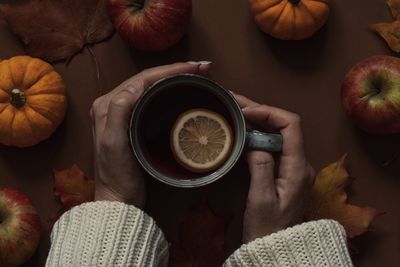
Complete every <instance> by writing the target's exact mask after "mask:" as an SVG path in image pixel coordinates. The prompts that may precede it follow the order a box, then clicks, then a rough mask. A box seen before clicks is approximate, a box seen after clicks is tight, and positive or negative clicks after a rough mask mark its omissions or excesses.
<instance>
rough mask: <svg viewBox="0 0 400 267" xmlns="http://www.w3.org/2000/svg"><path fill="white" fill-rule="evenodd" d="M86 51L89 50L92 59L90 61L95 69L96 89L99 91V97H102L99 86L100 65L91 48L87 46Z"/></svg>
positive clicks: (101, 87)
mask: <svg viewBox="0 0 400 267" xmlns="http://www.w3.org/2000/svg"><path fill="white" fill-rule="evenodd" d="M87 49H88V50H89V53H90V56H91V58H92V61H93V63H94V66H95V69H96V83H97V86H96V87H97V88H98V89H99V92H100V95H103V86H102V84H101V75H100V64H99V61H98V59H97V56H96V54H95V53H94V51H93V49H92V47H90V46H87Z"/></svg>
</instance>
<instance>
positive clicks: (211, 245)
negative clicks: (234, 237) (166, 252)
mask: <svg viewBox="0 0 400 267" xmlns="http://www.w3.org/2000/svg"><path fill="white" fill-rule="evenodd" d="M179 230H180V232H179V242H177V243H172V245H171V249H170V259H169V266H170V267H220V266H222V264H223V263H224V261H225V260H226V259H227V257H228V256H229V253H228V252H227V250H226V248H225V224H224V222H223V221H222V220H221V219H219V218H218V217H217V216H215V215H214V213H213V212H212V211H211V210H210V209H209V208H208V207H207V206H206V205H203V206H201V207H200V208H199V209H198V210H197V211H196V212H194V213H193V214H191V215H190V216H188V217H187V218H186V219H185V220H184V221H183V222H182V224H181V225H180V229H179Z"/></svg>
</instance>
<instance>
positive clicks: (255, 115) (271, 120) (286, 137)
mask: <svg viewBox="0 0 400 267" xmlns="http://www.w3.org/2000/svg"><path fill="white" fill-rule="evenodd" d="M243 114H244V116H245V117H246V119H248V120H249V121H250V122H251V123H254V124H256V125H258V126H260V127H262V128H264V129H269V128H274V129H277V130H279V131H280V133H281V134H282V136H283V141H284V142H283V150H282V155H283V156H293V157H303V156H304V149H303V134H302V131H301V125H300V117H299V116H298V115H297V114H294V113H292V112H289V111H286V110H283V109H280V108H275V107H270V106H266V105H262V106H256V107H249V108H245V109H243Z"/></svg>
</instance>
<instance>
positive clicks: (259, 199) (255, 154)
mask: <svg viewBox="0 0 400 267" xmlns="http://www.w3.org/2000/svg"><path fill="white" fill-rule="evenodd" d="M247 163H248V165H249V170H250V175H251V182H250V189H249V196H248V198H249V200H250V201H251V202H252V203H265V202H266V201H271V200H274V199H275V198H276V190H275V181H274V165H275V162H274V159H273V157H272V155H271V154H270V153H266V152H262V151H251V152H249V153H247Z"/></svg>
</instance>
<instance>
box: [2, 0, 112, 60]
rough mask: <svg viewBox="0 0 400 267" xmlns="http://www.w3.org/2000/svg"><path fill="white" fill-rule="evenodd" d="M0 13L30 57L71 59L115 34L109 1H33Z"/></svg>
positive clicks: (19, 3)
mask: <svg viewBox="0 0 400 267" xmlns="http://www.w3.org/2000/svg"><path fill="white" fill-rule="evenodd" d="M0 10H1V11H2V12H3V14H4V17H5V19H6V20H7V22H8V24H9V25H10V27H11V29H12V31H13V32H14V33H15V34H16V35H18V36H19V37H20V38H21V40H22V41H23V42H24V44H25V45H26V50H27V52H28V54H30V55H31V56H34V57H40V58H43V59H45V60H47V61H50V62H53V61H58V60H63V59H69V58H71V57H72V56H73V55H75V54H76V53H78V52H80V51H81V50H82V49H83V48H84V47H85V45H87V44H94V43H97V42H100V41H103V40H104V39H106V38H107V37H109V36H110V35H111V34H112V33H113V29H114V28H113V25H112V24H111V22H110V20H109V18H108V15H107V12H106V0H57V1H54V0H30V1H18V3H15V4H1V5H0Z"/></svg>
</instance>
